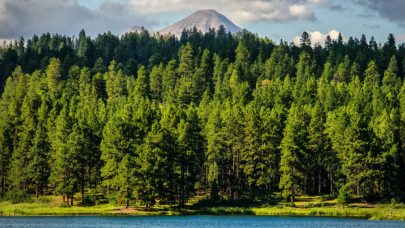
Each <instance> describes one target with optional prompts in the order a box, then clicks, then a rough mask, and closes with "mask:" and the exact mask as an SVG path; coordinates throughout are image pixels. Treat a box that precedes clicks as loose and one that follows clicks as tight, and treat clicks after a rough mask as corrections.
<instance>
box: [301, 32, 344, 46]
mask: <svg viewBox="0 0 405 228" xmlns="http://www.w3.org/2000/svg"><path fill="white" fill-rule="evenodd" d="M307 33H308V34H309V37H310V38H311V44H312V46H313V45H315V44H317V43H320V44H321V45H322V46H323V45H324V44H325V40H326V37H327V36H328V35H329V36H330V38H331V39H332V40H336V39H337V38H338V37H339V32H338V31H336V30H332V31H330V32H329V33H328V34H322V33H321V32H319V31H315V32H310V31H307ZM342 36H343V40H344V41H347V40H348V39H347V38H346V37H345V36H344V35H343V33H342ZM300 39H301V35H298V36H296V37H295V38H294V40H293V42H294V43H295V45H299V44H300Z"/></svg>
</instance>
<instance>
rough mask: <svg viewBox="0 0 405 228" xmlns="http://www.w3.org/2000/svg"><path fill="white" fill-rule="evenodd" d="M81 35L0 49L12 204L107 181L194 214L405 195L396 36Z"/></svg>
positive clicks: (0, 157)
mask: <svg viewBox="0 0 405 228" xmlns="http://www.w3.org/2000/svg"><path fill="white" fill-rule="evenodd" d="M48 38H49V39H48ZM22 40H23V39H22ZM73 40H74V39H71V38H69V37H61V36H59V35H55V36H52V37H51V36H49V35H43V36H41V38H39V39H38V38H36V36H34V38H33V39H32V40H29V41H28V45H27V46H26V47H25V46H24V45H19V44H18V43H17V44H16V45H9V46H8V47H6V48H5V49H2V52H1V57H2V74H3V76H5V77H8V79H7V81H6V85H5V87H4V92H3V94H2V99H1V100H0V118H1V121H0V174H1V176H2V178H1V179H2V181H1V183H2V184H1V185H2V191H1V196H2V197H5V196H6V195H12V194H23V193H24V194H25V193H29V194H34V193H35V194H36V196H37V197H38V195H41V194H44V192H48V193H49V192H53V193H54V194H58V195H62V196H63V197H64V200H66V202H67V203H69V200H70V203H73V195H74V194H75V193H77V192H79V191H80V192H81V193H82V194H84V189H85V188H96V187H97V186H102V187H106V188H107V191H108V194H109V196H113V197H115V199H116V200H117V201H118V202H119V203H122V202H123V203H126V204H127V206H128V203H129V202H130V201H132V200H138V201H142V202H143V203H145V204H146V206H153V205H154V204H155V202H156V201H157V200H159V201H160V203H167V204H170V205H179V206H180V207H182V206H184V205H185V204H186V202H187V200H188V199H189V198H190V197H192V196H194V195H196V194H200V192H201V190H210V189H211V188H215V189H213V190H214V192H217V191H219V192H220V193H221V194H222V195H229V196H230V197H232V198H237V197H242V196H246V195H269V194H271V192H274V191H282V193H283V195H284V196H285V197H291V200H292V201H293V200H294V197H295V196H296V195H298V194H333V195H335V193H337V192H338V191H339V189H341V188H342V187H344V188H345V189H347V191H348V192H349V193H350V194H351V195H353V196H355V197H357V198H359V199H361V200H362V201H376V200H384V199H391V198H396V199H397V201H398V200H399V201H401V200H403V199H404V197H405V195H404V193H405V192H404V189H405V183H404V175H405V172H404V171H405V164H404V163H405V154H404V152H405V149H404V142H405V85H404V86H403V82H402V80H403V78H404V76H405V75H404V70H403V69H404V65H405V60H404V56H405V45H404V44H401V45H398V46H397V45H396V42H395V38H394V36H393V35H389V37H388V40H387V42H386V43H384V45H382V44H379V45H377V43H376V42H375V41H374V39H373V38H372V39H371V41H370V42H367V41H366V38H365V36H364V35H363V36H362V38H361V39H360V40H358V39H353V38H350V39H349V40H348V42H344V41H343V38H342V36H341V35H340V36H339V38H338V39H337V40H331V39H330V37H328V38H327V40H326V42H325V47H322V46H321V45H319V44H317V45H315V46H314V47H312V46H311V41H310V39H309V36H308V34H307V33H304V34H303V35H302V39H301V43H300V45H299V46H296V45H294V44H293V43H291V44H288V43H286V42H281V43H280V44H279V45H275V44H274V42H272V41H271V40H269V39H267V38H265V39H261V38H259V37H258V36H257V35H254V34H252V33H250V32H247V31H243V32H242V33H237V34H235V35H232V34H226V33H225V30H224V29H223V28H221V29H220V30H219V31H215V30H211V31H210V32H209V33H206V34H204V35H203V34H202V33H200V32H197V31H196V30H190V31H187V30H185V31H184V32H183V35H182V37H181V39H180V40H178V39H176V38H175V37H174V36H171V37H168V36H158V35H154V36H150V35H149V33H148V32H147V31H146V30H143V31H142V33H141V34H138V33H131V34H127V35H125V36H123V37H122V38H121V39H119V38H118V37H116V36H113V35H111V34H104V35H99V36H98V37H97V38H96V39H95V40H92V39H90V38H89V37H86V36H85V32H84V31H81V33H80V36H79V39H78V40H75V41H74V42H73ZM22 43H24V42H22ZM10 56H11V57H13V56H14V57H13V58H14V59H13V58H11V57H10ZM105 62H109V65H108V68H107V65H106V64H105ZM15 65H17V67H15ZM11 66H12V67H13V68H14V69H13V70H12V71H11V72H10V70H9V67H10V68H11ZM36 69H38V70H36ZM217 188H219V189H217Z"/></svg>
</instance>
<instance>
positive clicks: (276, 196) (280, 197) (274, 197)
mask: <svg viewBox="0 0 405 228" xmlns="http://www.w3.org/2000/svg"><path fill="white" fill-rule="evenodd" d="M273 199H274V200H275V201H278V202H280V201H282V200H284V197H283V196H282V195H274V196H273Z"/></svg>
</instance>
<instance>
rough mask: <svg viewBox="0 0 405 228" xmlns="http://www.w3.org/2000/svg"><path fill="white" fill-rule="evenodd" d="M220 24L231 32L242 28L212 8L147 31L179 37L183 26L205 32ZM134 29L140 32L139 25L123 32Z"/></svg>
mask: <svg viewBox="0 0 405 228" xmlns="http://www.w3.org/2000/svg"><path fill="white" fill-rule="evenodd" d="M220 25H224V26H225V28H226V30H227V31H230V32H231V33H236V32H239V31H242V29H241V28H239V27H238V26H237V25H235V24H234V23H233V22H232V21H230V20H229V19H228V18H226V17H225V16H224V15H222V14H220V13H218V12H217V11H215V10H213V9H205V10H199V11H197V12H195V13H193V14H192V15H190V16H188V17H186V18H184V19H183V20H181V21H179V22H177V23H175V24H173V25H171V26H169V27H167V28H164V29H162V30H159V31H151V30H148V31H149V33H150V34H153V33H156V32H159V33H160V34H162V35H163V34H169V33H171V34H173V35H175V36H176V37H178V38H180V37H181V33H182V31H183V29H184V28H186V29H192V28H193V27H194V26H195V27H196V28H197V30H198V31H201V32H202V33H206V32H208V31H209V29H210V28H215V29H216V30H218V28H219V26H220ZM135 31H138V32H140V31H141V27H140V26H132V27H130V28H129V29H127V31H125V32H124V33H123V34H125V33H129V32H135Z"/></svg>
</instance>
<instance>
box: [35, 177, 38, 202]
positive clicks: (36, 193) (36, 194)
mask: <svg viewBox="0 0 405 228" xmlns="http://www.w3.org/2000/svg"><path fill="white" fill-rule="evenodd" d="M35 198H37V199H38V181H37V183H36V187H35Z"/></svg>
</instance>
